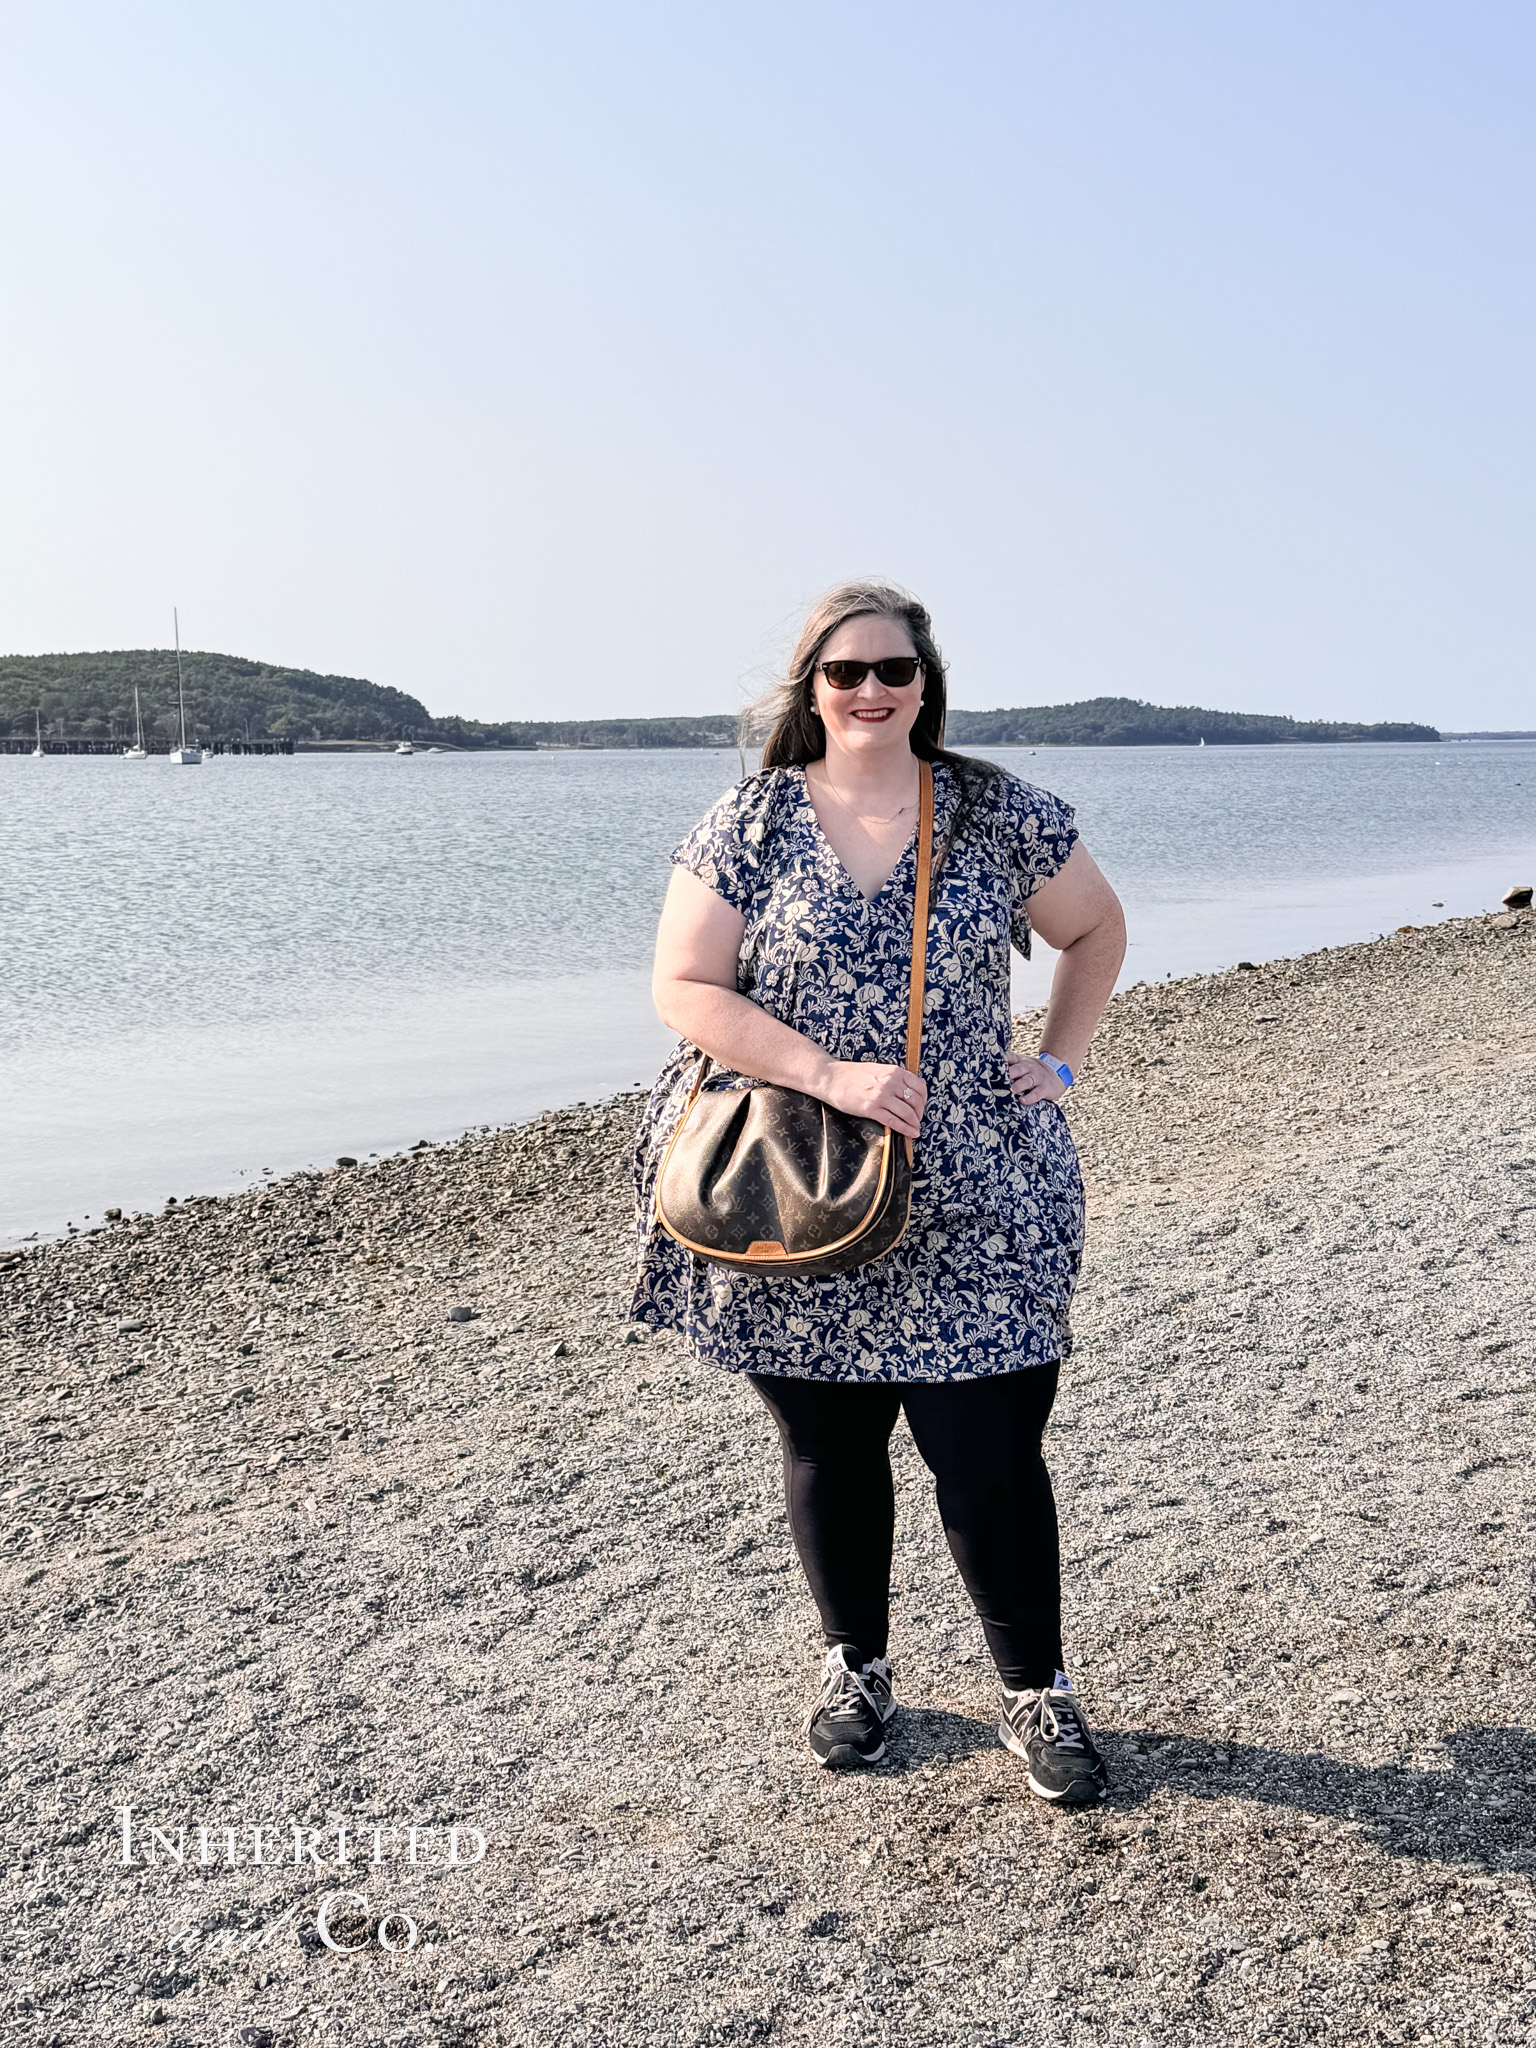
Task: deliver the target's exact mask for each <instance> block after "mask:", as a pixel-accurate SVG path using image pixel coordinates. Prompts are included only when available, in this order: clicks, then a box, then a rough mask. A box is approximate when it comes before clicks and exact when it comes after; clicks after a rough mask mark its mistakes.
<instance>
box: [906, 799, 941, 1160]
mask: <svg viewBox="0 0 1536 2048" xmlns="http://www.w3.org/2000/svg"><path fill="white" fill-rule="evenodd" d="M932 873H933V770H932V768H931V767H930V766H929V765H928V763H927V762H926V761H919V762H918V764H917V876H916V879H915V881H914V883H913V886H912V978H911V981H910V982H909V984H908V987H907V1072H908V1073H909V1074H915V1073H916V1072H917V1071H918V1062H919V1061H920V1060H921V1058H922V1055H923V983H924V981H925V980H926V979H927V975H928V883H929V878H930V876H931V875H932ZM901 1142H902V1143H903V1144H904V1145H905V1146H906V1148H907V1160H908V1163H909V1164H910V1163H911V1159H912V1140H911V1139H910V1138H903V1139H902V1141H901Z"/></svg>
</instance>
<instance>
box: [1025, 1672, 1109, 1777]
mask: <svg viewBox="0 0 1536 2048" xmlns="http://www.w3.org/2000/svg"><path fill="white" fill-rule="evenodd" d="M997 1736H998V1740H999V1741H1000V1742H1001V1743H1002V1745H1003V1747H1004V1749H1011V1750H1012V1751H1013V1753H1014V1755H1015V1756H1021V1757H1023V1759H1024V1761H1025V1763H1026V1764H1027V1765H1028V1767H1029V1789H1030V1791H1031V1792H1033V1793H1035V1794H1036V1795H1037V1796H1038V1797H1039V1798H1041V1799H1051V1800H1055V1801H1057V1802H1059V1803H1060V1804H1061V1805H1063V1806H1091V1805H1094V1804H1096V1803H1097V1802H1098V1801H1099V1800H1100V1799H1105V1798H1107V1797H1108V1796H1109V1779H1108V1777H1107V1775H1106V1773H1105V1770H1104V1759H1103V1758H1102V1757H1101V1756H1100V1755H1099V1752H1098V1751H1097V1749H1095V1747H1094V1744H1093V1737H1092V1736H1091V1735H1090V1734H1089V1733H1088V1723H1087V1722H1086V1721H1085V1720H1084V1719H1083V1710H1082V1708H1081V1707H1080V1706H1079V1705H1078V1704H1077V1696H1076V1694H1075V1693H1074V1692H1073V1690H1072V1681H1071V1679H1069V1678H1068V1677H1067V1676H1066V1675H1065V1674H1064V1673H1063V1672H1060V1671H1058V1672H1057V1674H1056V1683H1055V1684H1054V1685H1053V1686H1052V1687H1051V1689H1050V1691H1049V1692H1034V1691H1025V1692H1010V1691H1009V1690H1008V1688H1007V1686H1006V1685H1005V1686H1004V1687H1003V1714H1002V1719H1001V1721H999V1723H998V1728H997Z"/></svg>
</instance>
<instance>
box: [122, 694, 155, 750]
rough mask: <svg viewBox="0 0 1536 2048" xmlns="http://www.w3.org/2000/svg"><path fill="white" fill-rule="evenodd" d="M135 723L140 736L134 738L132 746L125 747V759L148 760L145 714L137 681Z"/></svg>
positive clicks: (134, 704)
mask: <svg viewBox="0 0 1536 2048" xmlns="http://www.w3.org/2000/svg"><path fill="white" fill-rule="evenodd" d="M133 723H134V728H135V731H136V732H137V735H138V737H137V738H136V739H135V740H134V743H133V745H132V746H131V747H124V749H123V759H124V760H125V761H147V760H148V759H149V755H148V754H147V753H146V752H145V751H144V714H143V712H142V711H140V709H139V686H138V684H137V683H135V684H134V686H133Z"/></svg>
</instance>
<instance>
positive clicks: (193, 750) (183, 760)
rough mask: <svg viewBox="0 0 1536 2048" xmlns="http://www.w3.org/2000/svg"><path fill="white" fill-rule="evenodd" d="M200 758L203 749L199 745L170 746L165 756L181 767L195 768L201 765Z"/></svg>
mask: <svg viewBox="0 0 1536 2048" xmlns="http://www.w3.org/2000/svg"><path fill="white" fill-rule="evenodd" d="M202 758H203V750H202V748H201V747H172V749H171V751H170V753H169V754H168V755H167V756H166V759H167V760H169V761H173V762H174V763H175V764H176V765H177V766H178V767H181V768H196V767H198V766H200V765H201V762H202Z"/></svg>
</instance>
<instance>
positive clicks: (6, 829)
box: [0, 741, 1536, 1239]
mask: <svg viewBox="0 0 1536 2048" xmlns="http://www.w3.org/2000/svg"><path fill="white" fill-rule="evenodd" d="M995 758H997V759H998V760H1000V761H1004V762H1005V763H1006V764H1007V765H1008V766H1009V767H1010V768H1012V769H1013V770H1014V771H1015V772H1016V773H1019V774H1023V775H1025V776H1027V777H1028V778H1030V779H1032V780H1034V781H1038V782H1040V783H1042V784H1043V785H1044V786H1046V787H1047V788H1050V789H1054V790H1056V791H1057V792H1059V793H1060V794H1061V795H1063V796H1065V797H1067V798H1068V799H1069V800H1070V801H1072V802H1073V803H1074V804H1076V805H1077V807H1078V816H1079V823H1080V825H1081V827H1082V830H1083V833H1084V837H1085V839H1086V841H1087V843H1088V844H1089V846H1090V847H1091V848H1092V850H1093V852H1094V853H1095V854H1096V855H1097V857H1098V859H1099V860H1100V863H1101V864H1102V865H1103V866H1104V868H1105V869H1106V870H1107V872H1108V873H1109V875H1110V877H1111V879H1112V880H1113V881H1114V882H1115V883H1116V885H1117V887H1118V888H1119V889H1120V891H1121V894H1122V896H1123V897H1124V899H1125V902H1126V906H1127V910H1128V912H1129V914H1130V924H1131V951H1130V954H1129V956H1128V959H1127V962H1126V971H1125V976H1124V979H1125V981H1126V982H1134V981H1141V980H1153V979H1158V980H1160V979H1162V978H1163V977H1164V976H1165V975H1168V974H1174V975H1180V974H1187V973H1194V972H1199V971H1202V970H1205V969H1210V968H1216V967H1221V966H1226V965H1230V964H1231V963H1232V962H1233V961H1234V960H1236V959H1239V958H1245V959H1265V958H1272V957H1275V956H1277V955H1281V954H1287V953H1294V952H1300V951H1305V950H1308V949H1310V948H1312V947H1316V946H1323V945H1334V944H1340V943H1343V942H1344V941H1347V940H1350V939H1356V938H1362V937H1369V936H1370V935H1372V934H1373V933H1375V932H1378V931H1383V930H1388V929H1390V928H1391V927H1392V926H1394V925H1397V924H1403V923H1416V924H1422V923H1427V922H1429V921H1431V920H1432V919H1434V918H1437V917H1450V916H1457V915H1466V914H1469V913H1471V912H1474V911H1478V910H1483V909H1488V908H1491V907H1495V906H1496V905H1497V901H1498V898H1499V896H1500V894H1501V893H1502V891H1503V890H1504V889H1505V888H1506V887H1507V886H1508V885H1509V884H1510V883H1511V882H1512V881H1530V880H1532V879H1536V745H1532V744H1529V743H1520V742H1497V741H1486V742H1474V743H1470V744H1465V745H1455V746H1440V747H1423V746H1396V747H1334V748H1330V747H1295V748H1281V747H1255V748H1235V747H1221V748H1205V749H1188V748H1177V749H1176V748H1134V749H1132V748H1127V749H1115V750H1103V751H1098V750H1089V749H1046V748H1041V749H1040V750H1038V752H1035V753H1030V752H1027V751H1025V750H1019V749H1010V750H1000V751H999V752H998V753H997V754H996V756H995ZM736 773H737V762H736V756H735V754H734V752H730V753H727V752H723V751H722V752H720V753H676V754H637V753H614V754H585V753H581V754H578V753H549V754H511V755H507V754H503V755H482V756H474V755H453V754H440V755H417V756H415V757H413V758H410V759H397V758H395V757H393V756H389V755H370V756H365V757H361V758H350V759H349V758H338V757H333V756H325V755H309V756H302V755H301V756H299V757H297V758H296V759H292V760H255V759H238V758H237V759H227V760H222V759H221V760H215V761H209V762H207V763H205V764H204V766H203V767H201V768H173V767H171V766H170V765H169V763H167V762H163V761H148V762H141V763H132V762H124V761H116V760H86V759H80V760H73V759H67V758H61V759H49V760H45V761H33V760H31V759H29V758H26V757H0V875H3V879H4V885H5V893H4V905H5V909H4V933H5V972H4V974H3V976H0V1161H3V1182H0V1239H14V1238H16V1237H18V1236H22V1235H25V1234H27V1233H29V1232H32V1231H41V1232H44V1233H48V1232H50V1231H56V1230H59V1229H62V1228H63V1226H64V1224H65V1222H66V1221H67V1220H73V1221H75V1222H77V1223H81V1222H84V1221H85V1220H86V1219H87V1218H88V1217H96V1216H99V1214H100V1212H101V1210H102V1209H103V1207H105V1206H106V1205H107V1204H109V1203H115V1204H119V1205H121V1206H123V1207H125V1208H127V1207H147V1206H150V1205H151V1204H155V1205H158V1204H159V1203H160V1202H161V1201H163V1200H164V1198H165V1197H166V1196H167V1195H169V1194H175V1195H178V1196H184V1195H187V1194H191V1193H202V1192H211V1191H213V1190H215V1189H219V1188H225V1187H230V1186H236V1185H239V1184H240V1182H241V1180H242V1178H251V1177H259V1176H260V1175H261V1174H262V1173H263V1172H265V1171H272V1172H283V1171H285V1170H287V1169H289V1168H291V1167H294V1166H298V1165H302V1164H306V1163H310V1162H312V1161H328V1160H330V1159H331V1158H333V1157H334V1156H335V1155H336V1154H338V1153H341V1152H350V1153H355V1154H358V1155H360V1156H361V1155H366V1154H367V1153H370V1152H375V1151H378V1152H383V1151H386V1150H389V1149H392V1148H395V1147H398V1146H400V1145H404V1144H409V1143H411V1142H413V1141H414V1140H415V1139H417V1138H420V1137H429V1138H439V1137H445V1136H448V1135H451V1134H454V1133H457V1132H459V1131H461V1130H463V1129H465V1128H466V1127H468V1126H471V1125H488V1124H498V1123H503V1122H507V1121H509V1120H511V1119H514V1118H516V1117H520V1116H525V1115H530V1114H532V1113H533V1112H535V1111H537V1110H539V1109H541V1108H546V1107H549V1106H551V1105H554V1104H557V1103H561V1102H569V1101H572V1100H575V1099H578V1098H583V1097H596V1096H599V1095H601V1094H603V1093H605V1092H607V1091H609V1090H612V1089H614V1088H617V1087H621V1086H624V1085H627V1084H630V1083H633V1082H637V1081H639V1080H641V1079H642V1078H646V1077H648V1076H649V1075H650V1073H651V1072H652V1071H654V1069H655V1068H656V1066H657V1065H658V1064H659V1063H660V1060H661V1058H662V1057H663V1055H664V1052H665V1050H666V1046H667V1038H666V1034H665V1033H664V1032H663V1031H662V1029H661V1027H660V1025H659V1024H658V1023H657V1022H656V1019H655V1017H654V1015H653V1014H652V1012H651V1009H650V1003H649V997H648V993H647V977H648V962H649V954H650V945H651V937H652V933H653V930H654V925H655V917H656V911H657V907H658V905H659V902H660V898H661V894H662V891H663V888H664V887H665V881H666V872H667V856H668V853H669V851H670V849H671V848H672V846H673V845H675V844H676V842H677V840H678V839H679V838H680V837H681V836H682V834H683V833H684V832H685V831H686V830H687V828H688V826H689V825H691V824H692V822H693V821H694V819H695V818H697V817H698V815H699V814H700V812H701V811H703V810H704V808H705V807H706V806H707V805H708V804H709V803H710V801H711V800H712V799H713V798H714V797H715V796H716V795H718V794H719V792H720V791H721V789H722V788H724V787H725V786H726V785H727V784H728V783H730V782H731V781H733V780H734V779H735V777H736ZM1437 904H1439V905H1442V906H1443V908H1436V907H1434V906H1436V905H1437ZM1048 973H1049V961H1048V960H1044V961H1041V962H1039V963H1037V964H1036V965H1034V966H1032V967H1030V968H1028V969H1023V968H1021V970H1020V975H1019V980H1018V985H1017V991H1016V992H1017V995H1018V999H1019V1001H1020V1002H1021V1004H1022V1003H1028V1002H1032V1001H1036V1000H1040V999H1041V994H1042V991H1043V985H1044V980H1045V978H1046V976H1048Z"/></svg>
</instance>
